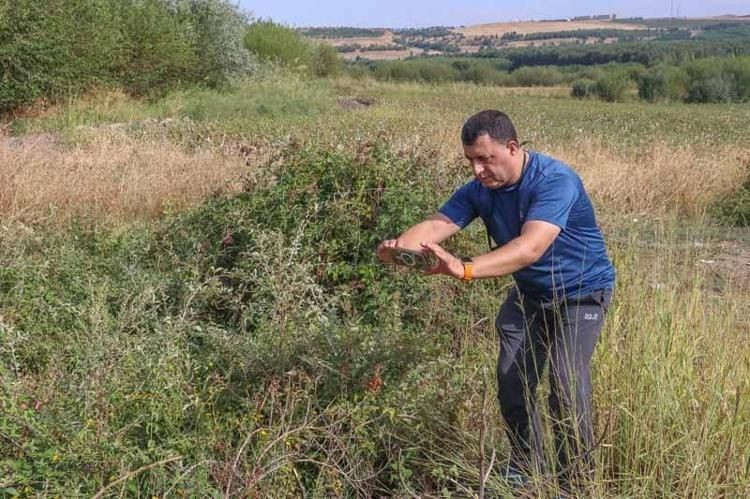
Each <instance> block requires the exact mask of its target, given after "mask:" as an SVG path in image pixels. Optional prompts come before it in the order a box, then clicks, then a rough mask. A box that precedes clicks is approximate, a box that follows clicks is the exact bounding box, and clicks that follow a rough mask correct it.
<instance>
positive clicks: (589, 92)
mask: <svg viewBox="0 0 750 499" xmlns="http://www.w3.org/2000/svg"><path fill="white" fill-rule="evenodd" d="M570 95H571V96H572V97H576V98H578V99H583V98H586V97H593V96H594V95H596V82H595V81H594V80H589V79H585V78H582V79H580V80H576V81H575V82H573V86H572V87H571V91H570Z"/></svg>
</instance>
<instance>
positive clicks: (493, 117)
mask: <svg viewBox="0 0 750 499" xmlns="http://www.w3.org/2000/svg"><path fill="white" fill-rule="evenodd" d="M484 134H487V135H489V136H490V138H491V139H494V140H496V141H497V142H502V143H508V142H510V141H511V140H514V141H516V142H518V137H517V136H516V127H514V126H513V122H512V121H510V118H509V117H508V115H507V114H505V113H504V112H502V111H495V110H494V109H487V110H485V111H480V112H478V113H477V114H475V115H474V116H471V117H470V118H469V119H468V120H466V123H464V126H463V128H462V129H461V142H462V143H463V145H465V146H470V145H472V144H473V143H474V142H476V140H477V139H478V138H479V136H480V135H484Z"/></svg>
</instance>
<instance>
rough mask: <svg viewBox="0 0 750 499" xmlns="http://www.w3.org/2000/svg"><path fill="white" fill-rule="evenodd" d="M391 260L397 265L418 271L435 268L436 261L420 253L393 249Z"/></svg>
mask: <svg viewBox="0 0 750 499" xmlns="http://www.w3.org/2000/svg"><path fill="white" fill-rule="evenodd" d="M391 258H392V260H393V263H395V264H396V265H403V266H404V267H410V268H413V269H417V270H429V269H431V268H433V267H435V261H434V260H433V259H432V258H430V257H429V256H427V255H425V254H424V253H421V252H419V251H414V250H409V249H405V248H391Z"/></svg>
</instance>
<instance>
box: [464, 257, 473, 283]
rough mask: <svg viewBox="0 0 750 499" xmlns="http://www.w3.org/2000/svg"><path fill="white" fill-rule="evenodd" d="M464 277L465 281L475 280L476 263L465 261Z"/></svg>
mask: <svg viewBox="0 0 750 499" xmlns="http://www.w3.org/2000/svg"><path fill="white" fill-rule="evenodd" d="M463 264H464V276H463V277H462V278H461V279H462V280H464V281H471V280H472V279H473V278H474V262H472V261H471V260H464V261H463Z"/></svg>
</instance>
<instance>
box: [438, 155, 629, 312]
mask: <svg viewBox="0 0 750 499" xmlns="http://www.w3.org/2000/svg"><path fill="white" fill-rule="evenodd" d="M440 212H441V213H442V214H444V215H445V216H447V217H448V218H450V219H451V220H452V221H453V223H455V224H456V225H458V226H459V227H461V228H462V229H463V228H464V227H466V226H467V225H468V224H469V223H470V222H471V221H472V220H474V219H475V218H477V217H480V218H481V219H482V221H483V222H484V225H485V226H486V227H487V231H488V232H489V234H490V236H492V239H493V240H494V241H495V242H496V243H497V244H499V245H503V244H506V243H508V242H509V241H510V240H512V239H514V238H516V237H518V236H520V235H521V226H522V225H523V224H524V222H526V221H529V220H542V221H545V222H549V223H552V224H555V225H557V226H558V227H560V233H559V234H558V236H557V238H555V240H554V242H553V243H552V245H551V246H550V247H549V248H548V249H547V251H546V252H545V253H544V255H542V257H541V258H540V259H539V260H538V261H536V262H535V263H533V264H531V265H530V266H528V267H525V268H523V269H521V270H519V271H518V272H515V273H514V274H513V277H514V279H515V280H516V283H517V284H518V287H519V288H520V290H521V291H522V292H523V293H525V294H528V295H530V296H532V297H536V298H540V299H541V298H546V299H561V298H575V297H578V296H584V295H587V294H589V293H591V292H593V291H597V290H602V289H612V288H613V286H614V282H615V270H614V267H613V266H612V262H611V261H610V259H609V256H608V255H607V249H606V247H605V245H604V238H603V237H602V233H601V231H600V230H599V227H598V225H597V223H596V216H595V215H594V207H593V205H592V204H591V200H590V199H589V196H588V194H586V190H585V189H584V188H583V182H581V179H580V177H579V176H578V174H577V173H576V172H575V171H573V170H572V169H571V168H570V167H569V166H568V165H566V164H565V163H563V162H562V161H560V160H557V159H555V158H552V157H550V156H546V155H544V154H540V153H537V152H533V151H532V152H530V153H529V162H528V164H527V166H526V169H525V170H524V172H523V175H522V177H521V179H520V180H519V181H518V182H516V183H515V184H513V185H510V186H506V187H500V188H498V189H489V188H487V187H484V186H483V185H482V184H481V182H479V181H478V180H476V179H474V180H472V181H471V182H469V183H467V184H465V185H464V186H462V187H461V188H460V189H458V190H457V191H456V192H455V193H454V194H453V196H451V198H450V199H449V200H448V201H447V202H446V203H445V204H444V205H443V206H442V207H441V208H440Z"/></svg>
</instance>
